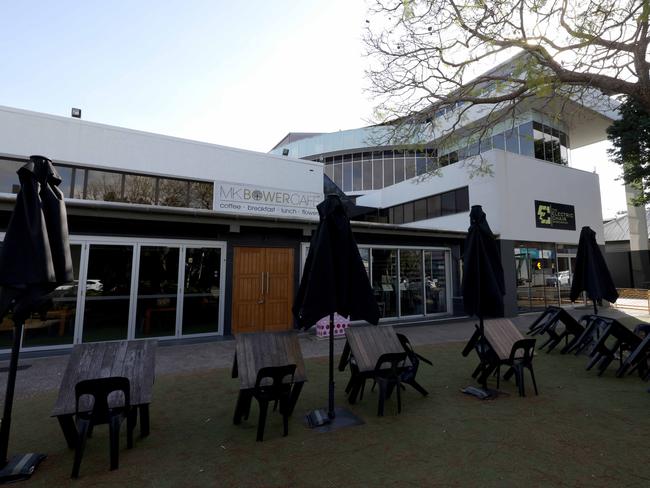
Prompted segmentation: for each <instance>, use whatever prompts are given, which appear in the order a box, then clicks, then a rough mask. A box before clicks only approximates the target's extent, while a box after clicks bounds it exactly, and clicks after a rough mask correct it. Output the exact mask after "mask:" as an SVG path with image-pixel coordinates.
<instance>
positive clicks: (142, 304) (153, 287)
mask: <svg viewBox="0 0 650 488" xmlns="http://www.w3.org/2000/svg"><path fill="white" fill-rule="evenodd" d="M178 259H179V249H178V248H177V247H158V246H143V247H141V248H140V273H139V276H138V301H137V310H136V319H135V337H138V338H140V337H162V336H173V335H174V334H175V332H176V306H177V303H176V302H177V293H178Z"/></svg>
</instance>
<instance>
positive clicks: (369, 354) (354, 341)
mask: <svg viewBox="0 0 650 488" xmlns="http://www.w3.org/2000/svg"><path fill="white" fill-rule="evenodd" d="M345 336H346V338H347V340H348V344H349V345H350V351H351V352H352V355H353V356H354V359H355V361H356V363H357V367H358V368H359V372H361V373H366V372H369V371H374V369H375V366H376V365H377V360H378V359H379V357H380V356H381V355H382V354H388V353H395V352H404V347H402V344H401V343H400V341H399V339H398V338H397V334H396V333H395V330H394V329H393V328H392V327H391V326H383V325H382V326H376V325H368V326H361V327H348V328H347V329H346V330H345Z"/></svg>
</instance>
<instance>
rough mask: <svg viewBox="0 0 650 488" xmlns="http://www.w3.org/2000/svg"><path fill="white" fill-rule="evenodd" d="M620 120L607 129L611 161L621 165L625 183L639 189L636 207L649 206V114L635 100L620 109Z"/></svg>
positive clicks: (633, 202) (629, 99)
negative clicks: (610, 144) (610, 146)
mask: <svg viewBox="0 0 650 488" xmlns="http://www.w3.org/2000/svg"><path fill="white" fill-rule="evenodd" d="M619 112H620V114H621V118H620V119H619V120H617V121H616V122H614V123H613V124H612V125H611V126H610V127H609V129H607V138H608V139H609V140H610V142H611V143H612V146H613V147H612V149H610V150H609V151H608V153H609V156H610V158H611V160H612V161H614V162H615V163H617V164H619V165H621V167H622V169H623V180H624V181H625V184H627V185H631V186H633V187H634V188H636V189H637V190H638V195H639V196H638V197H637V198H635V199H633V200H632V204H634V205H643V204H647V203H650V190H649V189H650V113H649V112H648V111H647V110H645V108H644V107H643V106H642V105H641V104H640V103H639V102H638V101H637V100H635V99H633V98H628V99H627V100H626V101H625V103H623V104H622V105H621V106H620V107H619Z"/></svg>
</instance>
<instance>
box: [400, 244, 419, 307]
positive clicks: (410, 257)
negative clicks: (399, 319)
mask: <svg viewBox="0 0 650 488" xmlns="http://www.w3.org/2000/svg"><path fill="white" fill-rule="evenodd" d="M399 267H400V276H399V280H400V284H399V290H400V307H401V309H400V315H402V316H404V315H421V314H423V313H424V309H423V301H422V251H420V250H410V249H409V250H405V249H400V251H399Z"/></svg>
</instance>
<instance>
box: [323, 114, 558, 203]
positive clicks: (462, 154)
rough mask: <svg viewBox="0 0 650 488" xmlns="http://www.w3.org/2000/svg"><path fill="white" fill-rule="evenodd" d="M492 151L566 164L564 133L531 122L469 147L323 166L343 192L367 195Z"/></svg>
mask: <svg viewBox="0 0 650 488" xmlns="http://www.w3.org/2000/svg"><path fill="white" fill-rule="evenodd" d="M493 148H494V149H501V150H504V151H508V152H511V153H515V154H522V155H524V156H529V157H531V158H537V159H541V160H544V161H549V162H552V163H556V164H563V165H567V164H568V162H569V139H568V137H567V135H566V133H564V132H563V131H561V130H559V129H557V128H555V127H551V126H550V125H545V124H542V123H539V122H533V121H528V122H525V123H522V124H519V125H517V126H514V127H511V128H509V129H507V130H505V131H503V132H500V133H498V134H494V135H492V136H491V137H490V136H488V137H484V138H483V139H482V140H481V141H480V143H479V142H476V143H469V144H467V146H465V147H462V148H459V149H454V150H447V151H443V150H438V149H436V148H425V149H421V150H406V151H405V150H399V149H388V150H384V151H374V152H368V151H367V152H353V153H349V154H344V155H341V156H329V157H326V158H324V160H323V162H324V163H325V173H326V174H327V175H328V176H329V177H330V178H331V179H332V180H333V181H334V183H336V184H337V185H338V186H339V188H341V189H342V190H343V191H344V192H350V191H367V190H378V189H380V188H384V187H386V186H390V185H393V184H395V183H399V182H401V181H404V180H407V179H410V178H414V177H416V176H420V175H423V174H425V173H427V172H430V171H431V170H433V169H434V168H436V167H443V166H447V165H449V164H454V163H457V162H458V161H461V160H463V159H466V158H469V157H472V156H476V155H478V154H480V153H483V152H485V151H489V150H491V149H493ZM319 160H320V157H319Z"/></svg>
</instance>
